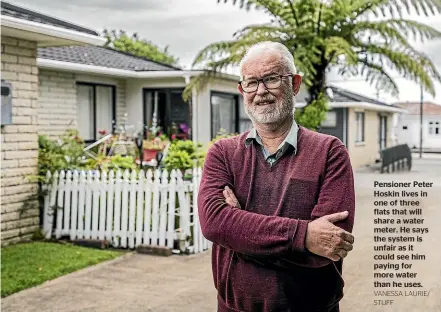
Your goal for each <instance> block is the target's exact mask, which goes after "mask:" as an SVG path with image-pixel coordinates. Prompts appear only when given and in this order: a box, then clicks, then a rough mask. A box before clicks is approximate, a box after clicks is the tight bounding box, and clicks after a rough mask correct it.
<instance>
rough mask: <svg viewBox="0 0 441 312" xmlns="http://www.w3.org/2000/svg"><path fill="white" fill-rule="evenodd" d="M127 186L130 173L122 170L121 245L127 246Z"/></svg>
mask: <svg viewBox="0 0 441 312" xmlns="http://www.w3.org/2000/svg"><path fill="white" fill-rule="evenodd" d="M129 186H130V173H129V170H127V169H126V170H125V171H124V179H123V184H122V209H121V235H120V236H121V246H122V247H123V248H126V247H127V222H128V213H129V212H128V207H129V205H128V204H129Z"/></svg>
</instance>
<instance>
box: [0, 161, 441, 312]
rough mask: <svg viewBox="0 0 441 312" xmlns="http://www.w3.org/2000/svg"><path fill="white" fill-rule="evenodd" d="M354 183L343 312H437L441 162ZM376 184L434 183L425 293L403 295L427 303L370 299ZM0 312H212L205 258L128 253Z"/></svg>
mask: <svg viewBox="0 0 441 312" xmlns="http://www.w3.org/2000/svg"><path fill="white" fill-rule="evenodd" d="M355 176H356V191H357V214H356V224H355V227H354V234H355V236H356V243H355V247H354V250H353V251H352V252H351V254H350V255H349V256H348V258H346V260H345V264H344V278H345V281H346V287H345V298H344V299H343V301H342V306H341V307H342V309H341V311H342V312H362V311H363V312H365V311H368V312H377V311H378V312H380V311H382V312H388V311H391V312H438V311H441V266H440V263H441V247H440V246H441V244H440V240H439V237H441V209H440V208H441V205H440V203H441V157H437V156H436V155H435V156H433V157H430V156H428V158H427V159H425V158H424V159H422V160H420V159H418V158H417V156H415V159H414V168H413V170H412V171H411V172H407V171H403V172H395V173H391V174H383V175H380V174H378V173H377V172H371V171H369V170H360V171H358V172H356V175H355ZM375 180H377V181H413V180H419V181H428V182H434V185H433V187H432V188H431V189H427V190H426V191H427V192H428V195H429V196H428V197H427V198H425V199H424V200H422V204H421V207H420V208H422V210H423V216H422V217H423V218H424V219H425V220H424V226H425V227H428V228H429V233H428V234H425V236H424V240H423V242H422V243H419V244H415V253H418V254H420V255H421V254H425V255H426V260H425V261H421V260H419V261H414V262H412V263H413V267H412V271H413V272H416V273H417V277H416V278H415V279H414V281H415V282H421V283H422V284H423V289H408V290H425V291H430V294H429V296H427V297H421V296H420V297H411V296H407V297H404V296H403V297H375V296H374V290H377V289H375V288H374V287H373V264H374V261H373V228H374V225H373V218H374V214H373V209H374V206H373V200H374V198H373V191H374V185H373V183H374V181H375ZM401 262H402V261H401ZM397 263H400V261H399V262H397ZM394 280H395V281H396V279H394ZM404 281H409V279H406V280H403V282H404ZM374 300H393V303H392V305H389V304H388V305H374ZM382 303H390V302H388V301H383V302H382ZM1 305H2V311H3V312H12V311H14V312H30V311H35V312H52V311H54V312H55V311H56V312H60V311H63V312H73V311H76V312H77V311H85V312H86V311H100V312H101V311H102V312H117V311H118V312H119V311H127V312H129V311H130V312H138V311H139V312H140V311H143V312H146V311H154V312H168V311H183V312H187V311H188V312H193V311H194V312H207V311H215V310H216V293H215V290H214V287H213V282H212V276H211V267H210V252H209V251H208V252H205V253H203V254H200V255H192V256H172V257H168V258H163V257H155V256H148V255H139V254H134V253H132V254H128V255H125V256H123V257H121V258H119V259H116V260H113V261H109V262H106V263H102V264H99V265H96V266H94V267H90V268H87V269H85V270H81V271H78V272H75V273H72V274H69V275H66V276H63V277H61V278H58V279H56V280H53V281H50V282H47V283H45V284H43V285H41V286H38V287H35V288H32V289H29V290H25V291H22V292H20V293H17V294H14V295H12V296H10V297H7V298H4V299H2V302H1Z"/></svg>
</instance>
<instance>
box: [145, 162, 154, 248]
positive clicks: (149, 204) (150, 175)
mask: <svg viewBox="0 0 441 312" xmlns="http://www.w3.org/2000/svg"><path fill="white" fill-rule="evenodd" d="M152 179H153V172H152V170H151V169H149V170H148V171H147V180H146V184H145V186H144V191H145V192H146V194H145V210H144V237H143V244H144V245H150V231H151V230H150V229H151V227H150V223H151V211H152V189H153V181H152Z"/></svg>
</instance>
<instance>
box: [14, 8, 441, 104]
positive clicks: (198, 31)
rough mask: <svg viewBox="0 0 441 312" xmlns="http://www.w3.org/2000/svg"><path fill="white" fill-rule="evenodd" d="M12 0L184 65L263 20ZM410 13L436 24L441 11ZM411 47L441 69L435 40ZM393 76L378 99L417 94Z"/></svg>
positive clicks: (223, 13)
mask: <svg viewBox="0 0 441 312" xmlns="http://www.w3.org/2000/svg"><path fill="white" fill-rule="evenodd" d="M13 3H14V4H16V5H20V6H23V7H26V8H28V9H32V10H35V11H38V12H41V13H44V14H48V15H52V16H54V17H57V18H60V19H63V20H66V21H68V22H72V23H75V24H78V25H81V26H84V27H87V28H91V29H94V30H96V31H98V32H102V30H103V29H105V28H108V29H123V30H126V31H127V32H129V33H132V32H137V33H138V34H139V36H140V37H141V38H145V39H147V40H150V41H152V42H153V43H155V44H157V45H159V46H163V47H165V46H169V52H170V53H172V54H173V55H175V56H176V57H178V58H179V63H180V65H181V66H183V67H186V68H189V67H190V66H191V63H192V61H193V59H194V57H195V56H196V54H197V52H198V51H199V50H201V49H202V48H204V47H205V46H206V45H208V44H210V43H213V42H217V41H223V40H230V39H232V35H233V33H234V32H235V31H237V30H239V29H240V28H242V27H244V26H246V25H249V24H257V23H263V22H266V21H268V20H269V17H268V16H267V15H266V14H264V13H261V12H255V11H251V12H246V11H245V10H241V9H240V8H239V6H237V5H236V6H233V5H232V2H231V1H229V2H228V3H226V4H224V3H223V1H222V3H217V0H74V1H70V2H65V1H60V0H15V1H13ZM415 19H418V20H419V21H424V22H425V23H427V24H429V25H431V26H432V27H435V28H437V29H438V30H441V16H436V17H430V18H427V17H415ZM415 47H416V48H417V49H420V50H421V51H423V52H425V53H427V54H428V55H429V56H430V57H431V59H432V61H433V62H434V63H435V64H436V65H437V67H438V70H439V71H440V72H441V53H439V51H440V50H441V40H438V41H433V42H428V43H427V42H426V43H416V44H415ZM329 80H330V81H331V82H333V83H334V84H336V85H338V86H340V87H343V88H347V89H350V90H351V91H354V92H358V93H361V94H364V95H367V96H372V97H375V96H376V91H375V90H374V89H373V88H370V86H369V85H368V84H367V83H366V82H364V81H362V80H360V78H353V79H351V80H350V81H347V80H346V81H340V82H336V81H339V80H342V78H341V77H339V76H338V75H336V74H331V75H330V76H329ZM396 81H397V83H398V85H399V87H400V96H399V98H398V99H394V98H392V97H390V96H389V95H387V94H380V99H381V100H384V101H387V102H391V101H397V100H399V101H419V100H420V87H419V86H418V85H416V84H415V83H413V82H410V81H407V80H404V79H397V80H396ZM436 93H437V94H436V98H435V99H433V98H432V97H431V96H429V95H428V94H424V99H425V100H432V101H435V102H437V103H440V104H441V84H437V85H436Z"/></svg>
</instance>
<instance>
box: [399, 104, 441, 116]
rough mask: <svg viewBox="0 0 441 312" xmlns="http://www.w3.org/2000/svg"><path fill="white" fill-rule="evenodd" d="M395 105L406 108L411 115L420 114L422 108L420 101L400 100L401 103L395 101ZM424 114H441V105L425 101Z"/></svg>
mask: <svg viewBox="0 0 441 312" xmlns="http://www.w3.org/2000/svg"><path fill="white" fill-rule="evenodd" d="M395 105H396V106H399V107H402V108H404V109H406V110H407V112H408V114H409V115H419V114H420V109H421V103H420V102H400V103H395ZM423 115H426V116H427V115H432V116H434V115H435V116H441V105H440V104H436V103H432V102H424V103H423Z"/></svg>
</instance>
